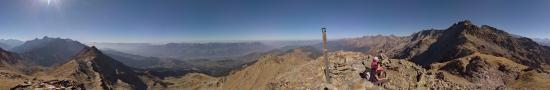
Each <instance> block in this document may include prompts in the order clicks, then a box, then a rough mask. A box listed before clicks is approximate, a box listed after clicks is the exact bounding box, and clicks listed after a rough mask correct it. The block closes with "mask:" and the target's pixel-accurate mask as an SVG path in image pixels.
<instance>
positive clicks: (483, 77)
mask: <svg viewBox="0 0 550 90" xmlns="http://www.w3.org/2000/svg"><path fill="white" fill-rule="evenodd" d="M310 53H311V52H309V51H306V50H301V49H295V50H293V51H291V52H287V53H282V54H268V55H265V56H263V57H262V58H261V59H260V60H259V61H258V62H256V63H255V64H253V65H250V66H248V67H246V68H244V69H241V70H238V71H235V72H234V73H232V74H231V75H228V76H225V77H212V76H207V75H204V74H197V73H193V74H188V75H186V76H184V77H181V78H169V79H167V82H171V83H174V85H169V86H168V89H181V88H184V89H210V90H212V89H215V90H227V89H234V90H257V89H262V90H266V89H267V90H289V89H323V88H329V89H338V90H361V89H362V90H365V89H368V90H372V89H390V90H401V89H418V90H426V89H542V88H550V87H548V85H549V84H550V82H549V81H550V76H549V74H548V73H544V72H541V71H537V70H533V69H529V68H528V66H525V65H522V64H519V63H516V62H514V61H512V60H508V59H506V58H502V57H495V56H492V55H486V54H480V53H476V54H473V55H470V56H466V57H463V58H459V59H457V60H455V62H449V63H437V64H433V67H434V68H431V69H425V68H423V67H422V66H420V65H418V64H415V63H414V62H410V61H408V60H397V59H392V60H390V63H389V64H387V65H385V66H384V67H385V68H386V73H387V74H386V76H383V77H386V78H388V80H389V81H388V82H387V83H385V84H382V85H374V84H372V83H371V82H369V81H367V80H366V79H363V78H361V77H360V76H359V73H361V72H362V71H364V70H365V69H370V62H371V60H372V56H370V55H367V54H363V53H360V52H346V51H337V52H332V53H330V54H329V60H330V61H331V64H330V65H329V67H330V68H329V69H330V74H329V75H330V77H331V79H332V81H333V82H332V84H327V83H326V82H325V78H324V73H323V72H324V71H323V70H324V64H323V59H322V58H323V57H320V56H312V55H310Z"/></svg>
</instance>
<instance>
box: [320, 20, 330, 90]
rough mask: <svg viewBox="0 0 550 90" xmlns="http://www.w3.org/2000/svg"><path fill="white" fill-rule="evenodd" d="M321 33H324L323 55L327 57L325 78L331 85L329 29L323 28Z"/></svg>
mask: <svg viewBox="0 0 550 90" xmlns="http://www.w3.org/2000/svg"><path fill="white" fill-rule="evenodd" d="M321 32H323V53H324V57H325V78H326V79H327V82H328V83H329V84H331V83H332V82H331V80H330V76H328V75H329V74H328V73H329V62H328V55H327V54H328V49H327V28H325V27H323V28H321Z"/></svg>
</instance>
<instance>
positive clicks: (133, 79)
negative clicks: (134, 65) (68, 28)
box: [49, 47, 147, 90]
mask: <svg viewBox="0 0 550 90" xmlns="http://www.w3.org/2000/svg"><path fill="white" fill-rule="evenodd" d="M49 75H50V76H53V77H55V78H67V79H69V80H75V81H79V82H81V83H83V84H84V87H85V88H87V89H138V90H141V89H147V86H146V84H145V83H144V82H143V81H142V80H141V79H140V78H139V77H138V75H137V74H136V72H134V71H133V70H132V69H131V68H129V67H128V66H126V65H124V64H122V63H120V62H118V61H116V60H114V59H112V58H111V57H108V56H106V55H104V54H103V53H101V52H100V51H99V50H97V48H95V47H87V48H84V49H83V50H82V51H80V52H79V53H78V54H77V55H76V56H74V57H72V58H71V59H70V60H69V61H67V62H66V63H64V64H62V65H60V66H57V67H55V69H53V70H52V71H50V72H49Z"/></svg>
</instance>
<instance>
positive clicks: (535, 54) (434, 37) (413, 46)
mask: <svg viewBox="0 0 550 90" xmlns="http://www.w3.org/2000/svg"><path fill="white" fill-rule="evenodd" d="M403 46H405V47H399V48H397V49H400V50H398V51H397V52H394V53H395V54H396V55H395V56H396V57H397V58H402V59H410V60H412V61H413V62H415V63H418V64H420V65H423V66H428V65H430V64H432V63H436V62H446V61H449V60H453V59H456V58H460V57H464V56H468V55H471V54H473V53H477V52H479V53H482V54H488V55H493V56H497V57H505V58H508V59H510V60H513V61H515V62H517V63H521V64H524V65H527V66H530V67H536V68H538V67H541V66H542V65H548V64H549V63H550V56H549V55H550V48H549V47H546V46H542V45H539V44H537V43H536V42H534V41H533V40H531V39H529V38H525V37H518V36H516V35H512V34H509V33H507V32H504V31H502V30H498V29H496V28H494V27H490V26H487V25H483V26H481V27H478V26H476V25H474V24H472V23H471V22H470V21H467V20H466V21H461V22H459V23H456V24H454V25H452V26H451V27H449V28H448V29H446V30H426V31H422V32H419V33H416V34H414V35H413V36H411V37H409V40H408V43H406V45H403Z"/></svg>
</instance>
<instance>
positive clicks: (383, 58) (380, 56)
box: [378, 50, 389, 66]
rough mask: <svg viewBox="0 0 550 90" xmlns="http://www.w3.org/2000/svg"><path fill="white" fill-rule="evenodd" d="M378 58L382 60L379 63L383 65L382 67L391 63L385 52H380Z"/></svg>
mask: <svg viewBox="0 0 550 90" xmlns="http://www.w3.org/2000/svg"><path fill="white" fill-rule="evenodd" d="M378 58H379V59H380V61H379V63H382V66H384V65H385V64H387V63H389V60H388V56H386V54H384V51H383V50H380V52H378Z"/></svg>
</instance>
